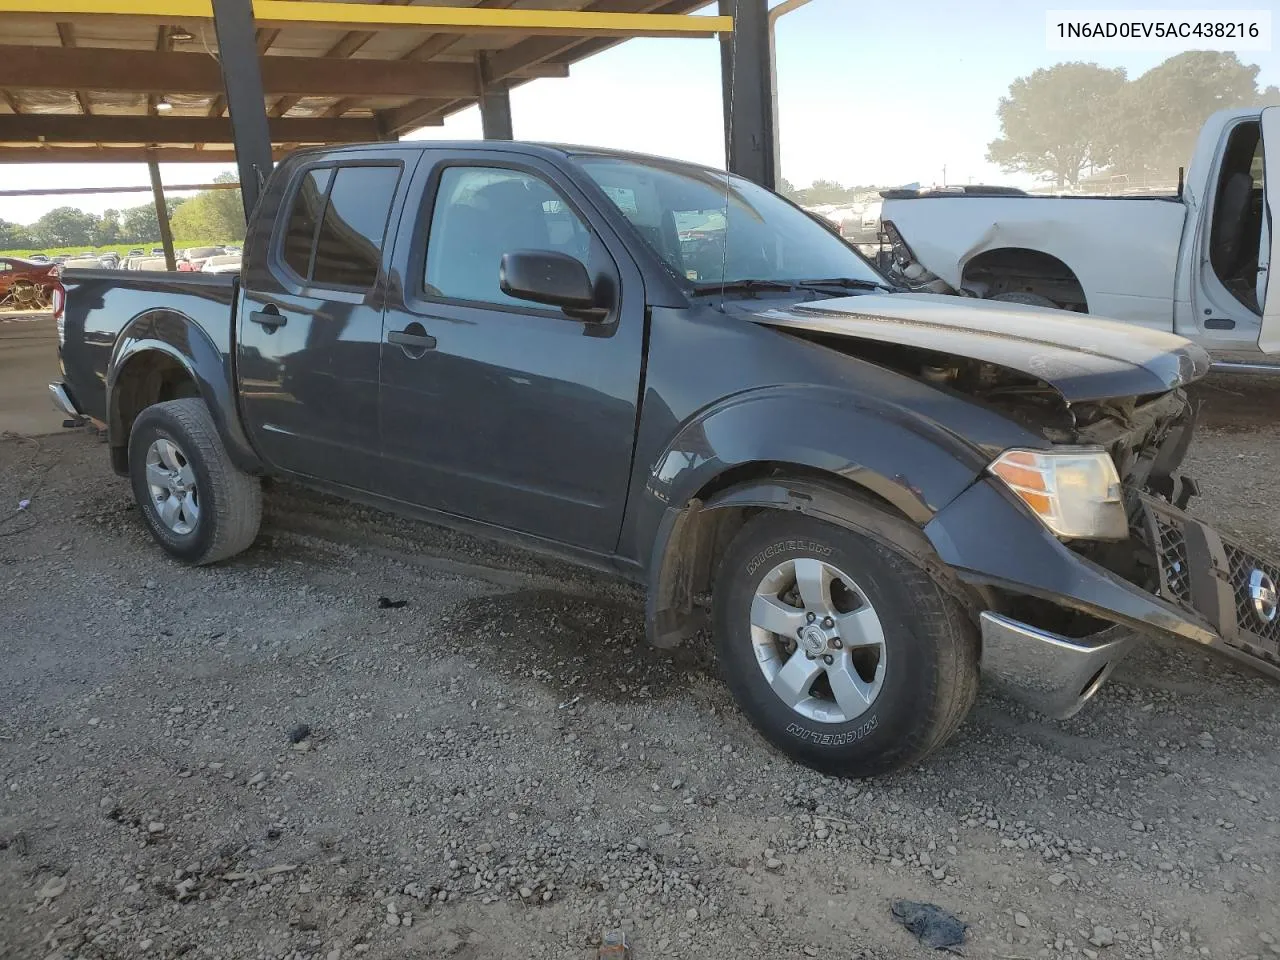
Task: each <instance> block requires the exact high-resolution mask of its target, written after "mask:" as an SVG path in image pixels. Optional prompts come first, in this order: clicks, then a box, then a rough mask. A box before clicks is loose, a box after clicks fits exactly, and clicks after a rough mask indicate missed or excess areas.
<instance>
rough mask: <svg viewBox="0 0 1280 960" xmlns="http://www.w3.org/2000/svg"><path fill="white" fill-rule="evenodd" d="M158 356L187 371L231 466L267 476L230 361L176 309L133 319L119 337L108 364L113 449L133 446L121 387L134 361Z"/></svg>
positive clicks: (109, 416)
mask: <svg viewBox="0 0 1280 960" xmlns="http://www.w3.org/2000/svg"><path fill="white" fill-rule="evenodd" d="M148 352H158V353H162V354H164V355H165V356H167V357H169V358H170V359H172V360H173V361H175V362H176V363H178V364H179V365H181V366H182V368H183V369H184V370H186V371H187V373H188V374H189V375H190V377H191V379H192V381H193V382H194V383H195V385H196V389H197V390H198V391H199V393H200V398H201V399H202V400H204V402H205V404H206V405H207V406H208V407H209V411H210V413H211V414H212V415H213V420H214V423H215V424H217V427H218V433H219V435H220V436H221V438H222V442H223V445H224V446H225V447H226V449H227V454H228V455H229V456H230V457H231V460H232V462H233V463H234V464H235V465H236V466H237V467H239V468H240V469H241V470H244V471H246V472H248V473H260V472H262V461H261V460H260V459H259V458H258V455H257V453H255V452H254V449H253V447H252V445H251V444H250V443H249V438H248V437H247V436H246V435H245V432H244V429H243V428H242V426H241V424H240V419H239V415H238V407H237V403H236V395H235V388H234V383H235V380H234V376H233V374H232V370H231V357H230V356H229V355H228V354H227V353H226V352H225V351H222V350H219V349H218V346H217V345H216V344H215V343H214V342H213V340H212V339H211V338H210V336H209V335H208V333H206V332H205V330H204V328H203V327H201V326H200V324H198V323H197V322H196V321H195V320H193V319H192V318H191V317H189V316H187V315H186V314H183V313H180V312H178V311H176V310H165V309H158V310H148V311H146V312H145V313H141V314H139V315H138V316H136V317H134V318H133V319H132V320H130V321H129V322H128V323H127V324H125V326H124V329H122V330H121V331H120V334H119V336H118V337H117V338H116V342H115V346H114V347H113V349H112V351H111V358H110V360H109V361H108V364H107V389H106V399H107V438H108V442H109V443H110V444H111V446H113V447H124V446H127V445H128V442H129V438H128V436H127V434H126V427H125V424H124V422H123V419H122V417H121V411H120V403H119V397H118V395H117V391H116V386H117V383H118V381H119V378H120V376H121V374H122V373H123V372H124V371H125V370H127V369H128V367H129V364H130V361H132V360H134V359H135V358H138V357H140V356H142V355H143V354H146V353H148Z"/></svg>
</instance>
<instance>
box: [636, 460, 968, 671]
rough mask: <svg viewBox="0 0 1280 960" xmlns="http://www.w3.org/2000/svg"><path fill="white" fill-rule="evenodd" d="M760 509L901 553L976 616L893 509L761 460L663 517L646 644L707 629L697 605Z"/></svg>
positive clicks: (833, 482) (852, 488)
mask: <svg viewBox="0 0 1280 960" xmlns="http://www.w3.org/2000/svg"><path fill="white" fill-rule="evenodd" d="M765 510H773V511H794V512H797V513H800V514H803V515H805V516H808V517H813V518H815V519H818V520H822V521H825V522H827V523H831V524H834V525H836V526H840V527H844V528H846V529H848V530H852V531H854V532H855V533H858V534H861V535H863V536H866V537H868V538H870V539H873V540H876V541H877V542H879V543H882V544H884V545H885V546H888V547H890V548H891V549H893V550H896V551H898V552H900V553H905V554H907V555H908V556H909V557H910V558H911V559H912V560H914V561H915V562H916V563H917V564H919V565H920V566H921V567H923V568H924V569H925V570H926V571H928V573H929V574H930V575H931V576H932V577H933V578H934V579H935V580H936V581H937V582H938V583H939V584H940V585H941V586H942V587H943V589H944V590H946V591H947V592H948V593H950V594H952V595H954V596H955V597H956V598H957V599H960V600H961V601H962V602H963V603H964V604H965V606H966V607H969V608H971V609H974V610H975V612H974V616H975V617H976V604H975V597H974V593H973V590H972V589H971V588H969V587H966V586H965V585H964V584H963V583H962V582H961V581H960V579H959V578H958V577H957V576H956V575H955V574H954V572H953V571H952V570H951V569H950V568H949V567H947V566H946V565H945V564H944V563H943V562H942V561H941V560H940V559H939V558H938V556H937V553H936V552H935V551H934V549H933V546H932V544H931V543H930V541H929V539H928V537H926V536H925V534H924V531H923V530H922V529H921V526H920V524H919V523H918V522H917V521H915V520H913V519H912V518H911V517H910V516H908V514H907V513H905V512H904V511H903V510H902V509H900V508H899V507H898V506H896V505H895V504H894V503H892V502H890V501H889V500H887V499H885V498H884V497H883V496H881V495H879V494H878V493H877V492H876V491H875V490H874V489H871V488H870V487H867V486H865V485H862V484H860V483H858V482H857V481H855V480H852V479H849V478H847V477H843V476H839V475H835V474H829V473H824V472H822V471H820V470H816V469H814V468H812V467H810V466H806V465H804V464H799V463H786V462H779V461H761V462H755V463H751V464H742V465H739V466H737V467H735V468H733V469H732V470H727V471H725V472H724V473H723V474H720V475H717V476H716V477H715V478H713V479H712V480H711V481H710V482H708V483H707V484H705V485H704V486H703V488H701V489H700V490H699V491H698V492H697V494H696V495H695V496H694V497H692V498H691V499H690V500H689V501H688V502H687V503H686V504H684V505H683V506H682V507H672V508H670V509H668V510H667V511H666V513H665V514H664V516H663V521H662V524H661V525H660V528H659V531H658V536H657V538H656V542H655V545H654V551H653V556H652V558H651V564H650V575H649V585H648V591H647V596H646V610H645V612H646V618H645V621H646V625H647V631H648V636H649V641H650V643H652V644H653V645H654V646H656V647H662V648H669V647H674V646H677V645H678V644H680V643H681V642H682V641H684V640H686V639H688V638H689V637H691V636H692V635H693V634H695V633H696V632H697V631H698V630H699V629H701V628H702V627H703V626H704V625H705V620H704V617H703V616H702V615H701V614H700V613H699V612H698V607H699V603H698V601H699V598H700V597H701V596H703V595H704V594H705V593H706V592H707V591H709V590H710V589H711V584H712V582H713V581H714V578H715V570H716V567H717V565H718V564H719V560H720V557H721V556H722V555H723V554H724V552H725V550H726V549H727V547H728V545H729V543H730V541H731V540H732V539H733V537H734V536H735V535H736V534H737V532H738V531H739V530H740V529H741V528H742V527H743V526H744V525H745V524H746V523H747V521H748V520H750V519H751V518H752V517H754V516H756V515H757V514H759V513H760V512H762V511H765Z"/></svg>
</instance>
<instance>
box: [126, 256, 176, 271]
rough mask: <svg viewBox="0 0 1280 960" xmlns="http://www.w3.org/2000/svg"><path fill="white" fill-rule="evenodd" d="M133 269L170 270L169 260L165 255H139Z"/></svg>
mask: <svg viewBox="0 0 1280 960" xmlns="http://www.w3.org/2000/svg"><path fill="white" fill-rule="evenodd" d="M131 269H133V270H168V269H169V262H168V261H167V260H165V258H164V257H139V258H138V259H137V260H136V261H134V266H133V267H131Z"/></svg>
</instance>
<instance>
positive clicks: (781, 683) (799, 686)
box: [772, 651, 822, 707]
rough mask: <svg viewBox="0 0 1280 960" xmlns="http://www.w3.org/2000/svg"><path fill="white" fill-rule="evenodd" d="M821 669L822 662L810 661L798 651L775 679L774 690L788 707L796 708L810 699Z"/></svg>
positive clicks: (773, 682)
mask: <svg viewBox="0 0 1280 960" xmlns="http://www.w3.org/2000/svg"><path fill="white" fill-rule="evenodd" d="M821 669H822V662H821V661H819V660H810V659H809V658H808V657H806V656H805V655H804V654H803V653H800V652H799V651H796V652H795V653H793V654H792V655H791V659H789V660H788V661H787V662H786V663H784V664H783V665H782V669H781V670H779V671H778V673H777V675H776V676H775V677H774V678H773V681H772V686H773V690H774V692H775V693H776V694H777V695H778V696H779V697H781V698H782V701H783V702H784V703H785V704H786V705H787V706H789V707H794V706H795V705H796V704H797V703H799V702H800V701H802V700H807V699H808V698H809V688H810V687H811V686H813V681H814V680H815V679H817V676H818V672H819V671H820V670H821Z"/></svg>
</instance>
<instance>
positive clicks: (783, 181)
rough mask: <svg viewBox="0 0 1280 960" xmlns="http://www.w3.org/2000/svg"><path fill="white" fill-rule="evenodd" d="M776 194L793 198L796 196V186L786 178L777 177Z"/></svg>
mask: <svg viewBox="0 0 1280 960" xmlns="http://www.w3.org/2000/svg"><path fill="white" fill-rule="evenodd" d="M778 192H779V193H780V194H782V195H783V196H784V197H794V196H795V195H796V185H795V184H794V183H792V182H791V181H790V180H788V179H787V178H786V177H779V178H778Z"/></svg>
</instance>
